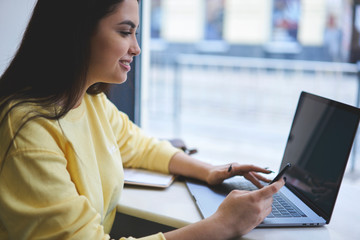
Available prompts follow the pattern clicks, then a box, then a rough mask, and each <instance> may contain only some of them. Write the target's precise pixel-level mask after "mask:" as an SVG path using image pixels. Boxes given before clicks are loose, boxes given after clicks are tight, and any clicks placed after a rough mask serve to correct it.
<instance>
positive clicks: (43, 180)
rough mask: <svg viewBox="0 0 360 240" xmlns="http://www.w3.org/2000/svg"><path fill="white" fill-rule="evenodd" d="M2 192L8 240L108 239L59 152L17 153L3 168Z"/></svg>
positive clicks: (0, 220) (0, 207)
mask: <svg viewBox="0 0 360 240" xmlns="http://www.w3.org/2000/svg"><path fill="white" fill-rule="evenodd" d="M0 189H1V194H0V225H2V226H0V228H3V229H6V234H7V237H5V239H23V238H24V239H25V238H26V239H109V236H108V235H107V234H105V233H104V228H103V226H102V225H101V216H100V215H99V213H98V212H97V211H96V210H95V209H94V208H93V207H92V206H91V204H90V202H89V201H88V199H87V198H86V197H84V196H81V195H79V194H78V193H77V190H76V187H75V186H74V184H73V183H72V181H71V178H70V175H69V174H68V172H67V170H66V160H65V159H64V158H63V157H62V156H59V155H58V154H57V153H54V152H47V151H44V150H42V149H27V150H26V151H18V152H14V153H12V154H11V155H10V156H9V158H8V159H7V160H6V162H5V164H4V168H3V171H2V173H1V177H0ZM2 233H4V232H3V231H2ZM1 239H3V238H1Z"/></svg>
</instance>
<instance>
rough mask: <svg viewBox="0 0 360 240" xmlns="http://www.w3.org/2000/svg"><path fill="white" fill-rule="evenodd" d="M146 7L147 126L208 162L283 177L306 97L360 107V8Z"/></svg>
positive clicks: (268, 0) (313, 4)
mask: <svg viewBox="0 0 360 240" xmlns="http://www.w3.org/2000/svg"><path fill="white" fill-rule="evenodd" d="M142 4H143V15H142V16H143V18H144V19H143V26H142V33H141V34H142V50H143V52H142V77H141V81H142V83H141V88H142V89H141V91H142V94H141V96H142V99H141V126H142V127H143V128H144V129H145V131H146V132H148V133H149V134H151V135H155V136H158V137H160V138H182V139H184V140H185V141H186V143H187V145H188V146H189V147H195V148H197V149H198V150H199V152H198V153H197V154H196V155H195V157H197V158H199V159H201V160H205V161H209V162H212V163H220V164H221V163H228V162H232V161H239V162H241V163H253V164H256V165H259V166H263V167H270V168H273V169H274V170H278V166H279V164H280V162H281V158H282V154H283V151H284V147H285V144H286V141H287V137H288V133H289V130H290V126H291V121H292V118H293V115H294V112H295V109H296V105H297V101H298V98H299V95H300V92H301V91H307V92H311V93H314V94H318V95H321V96H324V97H328V98H332V99H335V100H338V101H341V102H344V103H347V104H350V105H353V106H357V105H358V101H359V100H358V85H359V83H358V76H357V72H358V70H357V65H356V62H357V60H358V55H357V54H358V44H359V39H358V30H359V29H360V21H359V19H358V18H356V16H357V15H356V14H358V12H357V8H358V7H357V2H356V1H350V0H241V1H239V0H150V1H143V3H142ZM358 148H359V147H358V144H357V143H356V146H354V148H353V153H352V155H351V157H350V159H349V164H348V170H347V172H348V173H350V172H352V173H353V174H351V175H349V176H351V177H352V178H353V180H356V179H358V178H357V175H356V172H359V168H360V166H359V160H358V159H359V158H360V152H359V154H356V150H357V149H358Z"/></svg>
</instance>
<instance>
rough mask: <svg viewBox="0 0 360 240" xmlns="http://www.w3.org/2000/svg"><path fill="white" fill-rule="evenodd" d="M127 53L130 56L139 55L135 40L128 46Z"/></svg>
mask: <svg viewBox="0 0 360 240" xmlns="http://www.w3.org/2000/svg"><path fill="white" fill-rule="evenodd" d="M129 51H130V54H131V55H132V56H137V55H139V54H140V52H141V49H140V46H139V43H138V41H137V39H136V38H135V39H134V41H133V44H132V45H131V46H130V49H129Z"/></svg>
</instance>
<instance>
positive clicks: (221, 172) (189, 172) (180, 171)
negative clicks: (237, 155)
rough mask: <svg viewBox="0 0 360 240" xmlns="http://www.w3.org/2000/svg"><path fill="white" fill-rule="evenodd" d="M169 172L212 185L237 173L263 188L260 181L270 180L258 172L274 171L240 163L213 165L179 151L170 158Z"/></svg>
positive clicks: (267, 172)
mask: <svg viewBox="0 0 360 240" xmlns="http://www.w3.org/2000/svg"><path fill="white" fill-rule="evenodd" d="M230 166H231V167H230ZM169 172H170V173H172V174H175V175H181V176H185V177H191V178H196V179H199V180H202V181H204V182H207V183H208V184H210V185H215V184H219V183H221V182H222V181H224V180H225V179H227V178H230V177H232V176H235V175H241V176H244V177H245V178H246V179H247V180H249V181H250V182H252V183H253V184H254V185H255V186H257V187H258V188H262V187H263V186H262V184H261V183H260V182H259V181H260V180H261V181H264V182H269V181H270V180H269V179H267V178H265V177H263V176H262V175H260V174H258V172H260V173H266V174H269V173H271V172H272V171H270V170H267V169H265V168H261V167H257V166H254V165H240V164H238V163H231V164H227V165H220V166H213V165H211V164H208V163H205V162H202V161H199V160H197V159H195V158H193V157H191V156H189V155H187V154H185V153H184V152H178V153H176V154H175V155H174V156H173V157H172V158H171V160H170V163H169Z"/></svg>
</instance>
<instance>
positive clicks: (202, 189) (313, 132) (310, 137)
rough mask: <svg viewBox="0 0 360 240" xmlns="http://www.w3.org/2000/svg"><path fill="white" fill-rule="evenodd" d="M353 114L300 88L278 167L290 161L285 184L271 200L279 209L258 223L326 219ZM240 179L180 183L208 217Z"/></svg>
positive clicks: (355, 119)
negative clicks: (210, 183) (220, 181)
mask: <svg viewBox="0 0 360 240" xmlns="http://www.w3.org/2000/svg"><path fill="white" fill-rule="evenodd" d="M359 119H360V110H359V109H358V108H355V107H352V106H349V105H346V104H343V103H340V102H336V101H333V100H330V99H326V98H323V97H320V96H316V95H313V94H310V93H306V92H302V93H301V95H300V98H299V102H298V105H297V108H296V112H295V116H294V119H293V122H292V126H291V129H290V133H289V137H288V140H287V143H286V147H285V151H284V155H283V159H282V163H281V165H280V168H279V169H282V168H283V167H284V165H285V164H287V163H291V165H292V166H291V168H290V169H289V170H288V171H287V172H286V173H285V175H284V176H285V177H286V178H287V181H286V185H285V187H283V188H282V189H281V190H280V192H279V193H278V194H276V196H274V201H275V200H276V201H277V199H279V202H277V203H276V204H277V205H276V206H275V205H274V204H273V210H274V211H275V210H276V208H277V207H279V208H280V210H277V212H274V211H273V213H272V214H270V215H269V216H268V217H267V218H265V220H264V221H263V222H262V223H261V224H260V225H259V226H260V227H271V226H318V225H324V224H327V223H329V222H330V218H331V215H332V212H333V210H334V206H335V201H336V198H337V194H338V192H339V189H340V184H341V181H342V179H343V176H344V172H345V168H346V164H347V162H348V158H349V155H350V152H351V148H352V145H353V141H354V138H355V134H356V131H357V128H358V125H359ZM240 182H241V184H243V183H244V179H243V178H242V177H234V178H231V179H228V180H226V181H224V183H223V184H221V185H220V186H216V187H209V186H207V185H205V184H204V183H200V182H197V181H193V180H187V182H186V184H187V187H188V188H189V191H190V193H191V194H192V195H193V196H194V199H195V201H196V204H197V206H198V208H199V210H200V212H201V214H202V216H203V217H208V216H210V215H212V214H213V213H214V212H215V211H216V209H217V208H218V206H219V205H220V204H221V202H222V201H223V199H224V198H225V197H226V195H227V194H228V193H229V191H231V189H234V188H237V189H239V188H243V187H239V183H240ZM246 184H247V185H249V184H251V183H249V182H248V181H246ZM280 203H284V204H285V207H283V206H280ZM291 208H292V209H291ZM288 209H290V210H289V211H288V212H286V211H287V210H288ZM280 212H281V213H284V214H283V215H280Z"/></svg>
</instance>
